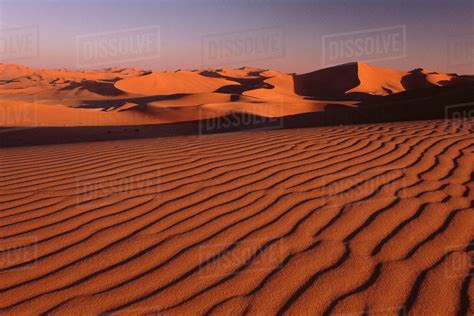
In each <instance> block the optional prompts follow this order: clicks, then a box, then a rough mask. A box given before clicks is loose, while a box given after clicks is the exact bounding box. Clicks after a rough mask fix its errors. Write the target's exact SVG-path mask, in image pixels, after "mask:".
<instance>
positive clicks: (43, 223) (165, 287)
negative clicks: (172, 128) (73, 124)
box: [0, 72, 474, 315]
mask: <svg viewBox="0 0 474 316" xmlns="http://www.w3.org/2000/svg"><path fill="white" fill-rule="evenodd" d="M226 73H227V72H226ZM230 74H232V73H230ZM228 75H229V74H228ZM234 75H235V74H234ZM143 78H145V77H143ZM125 80H127V79H125ZM131 80H132V79H131ZM270 80H272V79H270ZM276 81H282V82H283V83H284V81H285V78H284V76H283V75H282V76H281V77H279V75H278V76H277V77H276V78H275V77H273V80H272V82H276ZM119 86H120V85H119ZM282 86H283V88H281V90H279V91H280V93H281V95H283V96H287V97H288V98H294V97H295V96H294V95H292V94H291V93H289V92H288V91H287V90H285V88H284V84H283V85H282ZM150 87H151V86H150ZM150 87H146V88H147V89H148V88H150ZM252 94H254V96H255V95H258V96H260V97H262V98H263V92H261V91H254V93H252ZM246 95H248V96H249V97H250V96H251V93H247V94H246ZM200 97H209V98H214V97H215V96H213V95H212V94H210V95H201V96H200ZM219 101H221V102H222V100H219ZM64 115H67V114H64ZM473 125H474V122H472V120H471V121H450V122H445V121H417V122H406V123H386V124H371V125H358V126H345V127H328V128H308V129H294V130H275V131H252V132H246V133H233V134H221V135H212V136H202V137H196V136H180V137H171V138H155V139H151V140H132V141H111V142H102V143H84V144H67V145H52V146H42V147H24V148H9V149H2V150H1V159H0V179H1V181H0V236H1V239H0V270H1V278H0V312H2V313H5V314H11V315H32V314H39V313H46V312H47V313H51V314H53V315H54V314H62V315H78V314H81V315H93V314H100V313H106V312H112V313H114V314H117V315H122V314H127V315H135V314H145V313H153V312H159V313H163V314H171V315H173V314H175V315H197V314H204V313H207V314H212V315H231V314H241V313H248V314H250V315H257V314H258V315H270V314H275V313H283V314H288V315H328V314H334V315H362V314H365V313H368V314H376V315H378V314H379V315H396V314H405V313H407V314H409V315H455V314H460V315H466V314H473V313H474V305H473V303H472V302H474V282H473V281H472V276H473V273H474V268H473V266H472V251H473V245H474V205H473V200H474V182H473V180H474V178H473V175H474V173H473V172H474V136H473V133H472V128H473ZM469 256H471V257H469Z"/></svg>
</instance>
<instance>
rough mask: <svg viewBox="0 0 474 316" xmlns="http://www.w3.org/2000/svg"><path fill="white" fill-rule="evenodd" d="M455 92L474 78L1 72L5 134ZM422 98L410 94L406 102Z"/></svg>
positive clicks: (375, 70) (321, 108)
mask: <svg viewBox="0 0 474 316" xmlns="http://www.w3.org/2000/svg"><path fill="white" fill-rule="evenodd" d="M453 86H456V87H459V86H461V87H464V86H467V89H470V90H472V89H473V87H474V77H471V76H461V75H457V74H441V73H436V72H432V71H428V70H423V69H415V70H412V71H409V72H403V71H397V70H393V69H388V68H383V67H377V66H373V65H368V64H364V63H349V64H344V65H340V66H335V67H331V68H327V69H322V70H318V71H315V72H311V73H308V74H301V75H296V74H287V73H282V72H279V71H275V70H265V69H258V68H252V67H243V68H240V69H228V68H222V69H202V70H177V71H173V72H154V71H148V70H141V69H136V68H130V69H128V68H108V69H102V70H96V71H77V70H66V69H59V70H44V69H35V68H30V67H26V66H21V65H4V64H0V102H1V104H2V113H0V114H1V116H0V126H2V127H77V126H124V125H150V124H164V123H168V124H169V123H176V122H189V121H199V120H203V119H208V118H215V117H223V116H226V115H229V114H232V113H240V114H242V113H244V114H252V115H258V116H262V117H267V118H274V117H285V116H289V115H298V114H304V113H314V112H331V111H332V110H333V109H335V108H337V109H344V108H348V109H350V108H360V107H364V105H365V104H366V103H367V102H374V101H375V102H379V101H381V98H383V97H386V96H393V95H400V94H402V95H403V93H409V92H412V91H417V93H418V91H426V89H430V88H440V89H441V90H440V91H446V90H442V88H449V87H453ZM414 97H415V96H413V95H411V94H408V96H406V97H405V99H413V98H414ZM384 100H385V99H384ZM398 102H400V101H398Z"/></svg>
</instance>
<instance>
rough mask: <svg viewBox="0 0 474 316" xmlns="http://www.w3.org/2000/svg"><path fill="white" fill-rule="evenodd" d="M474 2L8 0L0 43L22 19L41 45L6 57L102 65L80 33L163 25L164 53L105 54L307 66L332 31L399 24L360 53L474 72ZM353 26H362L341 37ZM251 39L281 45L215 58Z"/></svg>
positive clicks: (160, 61)
mask: <svg viewBox="0 0 474 316" xmlns="http://www.w3.org/2000/svg"><path fill="white" fill-rule="evenodd" d="M473 3H474V1H473V0H451V1H448V0H446V1H440V0H431V1H429V0H424V1H422V0H397V1H395V0H386V1H380V0H379V1H375V0H374V1H372V0H370V1H369V0H345V1H343V0H325V1H317V0H188V1H185V0H128V1H125V0H49V1H48V0H0V27H1V29H2V30H3V31H2V32H0V33H3V34H2V36H3V38H2V37H0V41H1V40H2V39H3V40H4V39H5V36H6V37H8V34H10V33H9V32H10V30H11V29H14V28H20V27H23V26H34V27H37V29H38V34H39V35H38V38H37V40H38V49H37V52H35V53H34V54H30V55H31V56H26V57H24V58H18V59H16V58H14V57H13V56H11V55H10V56H7V57H8V58H5V56H3V58H2V60H1V61H0V62H3V63H18V64H26V65H30V66H35V67H43V68H63V67H67V68H84V66H85V68H101V67H99V66H101V65H99V63H96V64H97V65H96V64H95V63H93V62H91V63H81V62H79V63H78V58H77V55H78V54H81V52H80V49H81V48H80V47H79V48H78V45H77V39H78V38H82V39H83V38H86V39H87V38H94V36H97V34H101V33H104V32H106V33H108V32H111V34H112V37H113V36H115V37H117V36H120V34H121V33H120V32H122V33H123V32H125V33H123V34H127V33H126V32H127V30H130V29H138V30H140V28H143V27H159V39H158V40H157V43H158V44H159V54H158V53H157V54H149V55H147V56H146V58H137V56H132V57H133V58H127V56H125V55H122V56H118V57H113V58H107V60H108V61H110V63H111V65H112V64H113V65H117V66H138V67H142V68H147V69H154V70H175V69H196V68H204V67H207V66H213V67H222V66H229V67H234V68H235V67H240V66H246V65H248V66H257V67H262V68H271V69H278V70H281V71H286V72H297V73H302V72H308V71H312V70H316V69H319V68H322V67H325V66H328V65H329V64H330V62H328V61H327V60H325V59H324V58H325V57H324V54H326V55H325V56H326V58H327V57H328V54H330V52H329V51H328V50H329V49H330V46H325V45H324V44H323V37H324V36H326V37H329V38H330V39H331V38H336V39H337V38H338V36H339V37H341V36H342V38H343V40H344V41H346V43H347V41H350V40H351V39H355V38H356V37H360V36H362V37H364V36H365V38H367V37H369V40H373V41H377V40H378V38H379V37H380V36H382V37H383V35H384V34H385V33H386V32H385V31H378V30H379V29H381V28H382V29H383V28H390V27H399V29H398V30H395V32H399V30H400V27H401V28H402V29H403V30H404V32H405V33H404V34H405V35H403V36H402V37H400V36H399V35H400V34H397V36H396V37H393V38H392V37H390V36H389V37H387V38H385V40H386V41H389V42H386V45H388V46H385V47H389V48H388V50H389V51H387V52H381V53H380V54H377V55H370V54H371V53H370V52H367V51H366V52H365V55H370V56H365V55H364V56H363V58H361V59H362V60H364V59H368V60H369V62H371V63H374V64H376V65H382V66H388V67H393V68H398V69H401V70H409V69H413V68H417V67H423V68H428V69H433V70H437V71H453V72H461V73H474V57H473V54H474V44H473V43H474V35H473V34H474V5H473ZM367 30H369V31H367ZM371 30H372V31H371ZM374 30H375V31H374ZM117 31H120V32H119V33H118V35H117V33H113V32H117ZM348 32H359V33H355V34H356V35H351V34H349V35H347V34H346V35H338V34H340V33H348ZM360 32H362V35H360V34H361V33H360ZM364 32H365V33H364ZM389 32H390V31H389ZM229 33H231V34H230V35H229ZM5 34H6V35H5ZM133 34H134V35H132V36H139V35H137V33H133ZM364 34H365V35H364ZM367 34H368V35H367ZM385 35H386V34H385ZM15 36H16V35H15ZM249 38H250V42H252V43H254V44H255V45H270V46H271V45H273V46H272V47H271V48H270V50H266V49H268V47H267V48H265V46H262V47H264V48H263V51H261V52H259V53H250V54H247V55H245V54H244V55H242V54H241V52H240V51H238V50H236V49H232V48H229V47H227V49H228V50H229V51H228V52H227V53H228V55H227V57H226V58H214V59H212V58H210V55H209V54H212V52H209V49H216V47H218V46H219V45H222V47H226V46H225V45H226V44H223V43H224V42H226V41H227V42H229V41H238V40H239V39H241V40H242V39H244V40H245V39H249ZM222 40H224V42H223V41H222ZM266 40H268V41H270V42H271V43H273V44H271V43H270V42H266ZM453 40H454V41H458V42H459V43H460V44H459V45H460V46H459V45H458V46H457V47H458V48H457V49H458V51H459V50H461V52H458V53H457V54H460V55H461V56H464V57H463V58H464V59H465V60H464V61H463V62H462V63H458V62H456V61H454V62H453V58H452V57H450V56H448V51H449V47H450V46H449V45H450V43H451V42H452V41H453ZM272 41H273V42H272ZM390 41H392V42H390ZM394 41H396V43H395V42H394ZM269 43H270V44H269ZM372 43H373V42H372ZM0 44H1V43H0ZM392 44H393V45H392ZM206 45H207V46H206ZM341 45H342V44H341ZM390 45H392V46H393V47H395V46H396V47H395V48H393V49H395V50H399V49H400V45H401V46H403V47H402V48H403V52H404V53H403V54H402V53H400V51H390V50H391V49H392V48H390V47H391V46H390ZM341 47H342V46H341ZM333 48H334V47H333ZM365 49H367V48H365ZM463 49H464V51H462V50H463ZM214 53H215V52H214ZM339 54H340V56H335V57H336V60H335V61H337V62H339V61H341V62H344V61H345V59H352V58H351V56H342V55H341V54H342V53H339ZM336 55H337V52H336ZM349 55H350V54H349ZM0 57H1V53H0ZM346 57H347V58H346ZM457 60H459V58H457ZM210 61H212V62H210ZM347 61H349V60H347ZM100 62H103V60H100ZM87 66H91V67H87Z"/></svg>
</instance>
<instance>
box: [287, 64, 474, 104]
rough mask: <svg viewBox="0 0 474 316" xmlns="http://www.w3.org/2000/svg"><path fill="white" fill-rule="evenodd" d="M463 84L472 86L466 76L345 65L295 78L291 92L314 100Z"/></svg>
mask: <svg viewBox="0 0 474 316" xmlns="http://www.w3.org/2000/svg"><path fill="white" fill-rule="evenodd" d="M460 81H463V82H465V83H472V82H474V79H473V78H472V77H469V76H459V75H457V74H442V73H437V72H432V71H429V70H424V69H421V68H420V69H414V70H411V71H409V72H403V71H398V70H394V69H390V68H384V67H377V66H373V65H368V64H364V63H360V62H355V63H348V64H344V65H339V66H335V67H331V68H326V69H322V70H317V71H314V72H311V73H307V74H302V75H296V76H295V91H296V92H297V93H298V94H300V95H307V96H312V97H316V98H327V97H333V98H338V97H341V96H343V95H347V97H348V98H350V96H351V94H356V93H362V94H367V95H377V96H386V95H391V94H395V93H400V92H404V91H412V90H417V89H424V88H430V87H440V86H450V85H453V84H456V83H459V82H460Z"/></svg>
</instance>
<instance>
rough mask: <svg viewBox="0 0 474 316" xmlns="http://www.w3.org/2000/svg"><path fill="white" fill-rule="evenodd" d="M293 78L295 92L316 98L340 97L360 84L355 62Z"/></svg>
mask: <svg viewBox="0 0 474 316" xmlns="http://www.w3.org/2000/svg"><path fill="white" fill-rule="evenodd" d="M293 79H294V91H295V93H296V94H299V95H304V96H311V97H316V98H325V97H340V96H343V95H344V94H345V93H346V92H347V91H349V90H350V89H352V88H354V87H356V86H358V85H359V84H360V80H359V77H358V64H357V63H350V64H345V65H340V66H335V67H331V68H326V69H321V70H317V71H314V72H311V73H307V74H302V75H295V76H294V77H293Z"/></svg>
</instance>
